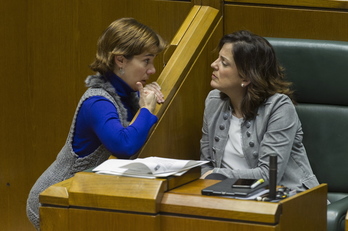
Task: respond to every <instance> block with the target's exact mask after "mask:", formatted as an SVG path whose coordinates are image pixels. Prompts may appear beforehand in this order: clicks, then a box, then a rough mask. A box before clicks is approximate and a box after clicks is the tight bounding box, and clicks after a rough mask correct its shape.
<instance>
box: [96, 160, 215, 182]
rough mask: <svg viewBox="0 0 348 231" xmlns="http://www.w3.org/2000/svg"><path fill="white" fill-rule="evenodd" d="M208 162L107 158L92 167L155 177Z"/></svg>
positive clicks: (108, 172) (105, 172) (172, 173)
mask: <svg viewBox="0 0 348 231" xmlns="http://www.w3.org/2000/svg"><path fill="white" fill-rule="evenodd" d="M205 163H208V161H199V160H180V159H171V158H163V157H147V158H137V159H135V160H123V159H109V160H106V161H105V162H103V163H102V164H100V165H99V166H97V167H96V168H94V169H93V171H94V172H96V173H102V174H113V175H121V176H132V177H141V178H156V177H167V176H172V175H174V176H180V175H182V174H184V173H185V172H187V170H189V169H191V168H194V167H197V166H200V165H203V164H205Z"/></svg>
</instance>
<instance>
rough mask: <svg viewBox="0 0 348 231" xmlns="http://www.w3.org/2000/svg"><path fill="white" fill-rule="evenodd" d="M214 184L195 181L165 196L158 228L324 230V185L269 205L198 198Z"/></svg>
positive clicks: (209, 197) (325, 193)
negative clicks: (209, 227) (215, 226)
mask: <svg viewBox="0 0 348 231" xmlns="http://www.w3.org/2000/svg"><path fill="white" fill-rule="evenodd" d="M216 182H218V181H214V180H197V181H194V182H191V183H189V184H186V185H184V186H182V187H179V188H177V189H173V190H170V191H169V192H167V193H165V194H164V196H163V199H162V203H161V208H160V211H161V213H163V214H164V215H162V216H161V225H162V226H163V227H170V226H171V225H174V224H175V225H176V227H178V226H181V225H182V227H186V226H187V227H189V226H191V225H193V224H194V226H195V227H197V226H199V227H201V228H202V229H204V228H205V227H208V226H209V225H212V224H216V225H217V226H219V229H218V230H226V231H227V230H231V228H232V227H233V228H234V230H286V231H293V230H296V231H297V230H298V231H301V230H316V231H319V230H322V231H324V230H326V222H327V221H326V206H327V205H326V197H327V196H326V195H327V185H325V184H323V185H320V186H317V187H315V188H313V189H310V190H307V191H305V192H302V193H299V194H297V195H295V196H292V197H289V198H287V199H284V200H282V201H280V202H279V203H273V202H258V201H254V200H238V199H230V198H224V197H218V196H203V195H201V189H203V188H205V187H208V186H210V185H212V184H214V183H216ZM202 220H204V222H202ZM205 223H206V224H205ZM237 227H238V229H237ZM163 230H166V229H163ZM180 230H190V229H180ZM206 230H208V229H206Z"/></svg>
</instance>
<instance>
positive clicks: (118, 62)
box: [115, 55, 125, 68]
mask: <svg viewBox="0 0 348 231" xmlns="http://www.w3.org/2000/svg"><path fill="white" fill-rule="evenodd" d="M124 62H125V57H124V56H123V55H115V64H116V66H117V67H118V68H123V65H124Z"/></svg>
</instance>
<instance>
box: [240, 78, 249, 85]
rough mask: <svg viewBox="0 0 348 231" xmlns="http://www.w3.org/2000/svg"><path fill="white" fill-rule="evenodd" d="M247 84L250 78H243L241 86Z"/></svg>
mask: <svg viewBox="0 0 348 231" xmlns="http://www.w3.org/2000/svg"><path fill="white" fill-rule="evenodd" d="M249 84H250V80H247V79H243V80H242V84H241V86H242V87H246V86H248V85H249Z"/></svg>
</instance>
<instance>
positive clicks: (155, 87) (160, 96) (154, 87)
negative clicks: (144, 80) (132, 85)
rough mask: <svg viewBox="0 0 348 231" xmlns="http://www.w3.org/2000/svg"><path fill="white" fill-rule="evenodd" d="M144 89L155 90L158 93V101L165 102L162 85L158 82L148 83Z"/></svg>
mask: <svg viewBox="0 0 348 231" xmlns="http://www.w3.org/2000/svg"><path fill="white" fill-rule="evenodd" d="M144 90H150V91H153V92H154V93H155V95H156V99H157V103H160V104H162V103H163V102H164V96H163V93H162V92H161V87H160V85H158V83H157V82H152V83H149V84H146V85H145V87H144Z"/></svg>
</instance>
